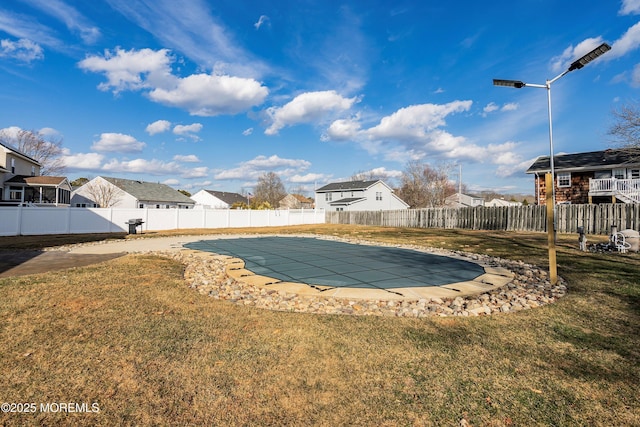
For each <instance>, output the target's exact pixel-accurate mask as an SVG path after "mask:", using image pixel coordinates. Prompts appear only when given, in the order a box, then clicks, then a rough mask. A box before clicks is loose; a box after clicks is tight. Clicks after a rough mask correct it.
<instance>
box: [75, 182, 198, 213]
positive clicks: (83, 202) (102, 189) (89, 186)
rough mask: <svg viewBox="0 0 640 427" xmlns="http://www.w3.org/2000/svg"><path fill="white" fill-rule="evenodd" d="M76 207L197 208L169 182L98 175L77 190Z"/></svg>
mask: <svg viewBox="0 0 640 427" xmlns="http://www.w3.org/2000/svg"><path fill="white" fill-rule="evenodd" d="M71 205H72V206H74V207H89V208H91V207H103V208H111V207H113V208H129V209H131V208H149V209H193V207H194V205H195V202H194V201H193V200H191V199H190V198H189V197H187V196H185V195H184V194H182V193H181V192H179V191H177V190H174V189H173V188H171V187H169V186H168V185H165V184H160V183H156V182H145V181H136V180H132V179H122V178H109V177H102V176H98V177H96V178H94V179H92V180H91V181H89V182H87V183H86V184H84V185H83V186H82V187H80V188H78V189H76V190H74V191H73V193H72V195H71Z"/></svg>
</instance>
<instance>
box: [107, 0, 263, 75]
mask: <svg viewBox="0 0 640 427" xmlns="http://www.w3.org/2000/svg"><path fill="white" fill-rule="evenodd" d="M142 3H143V2H139V1H131V0H109V6H110V7H111V8H113V9H114V10H117V11H118V12H119V13H121V14H122V15H123V16H125V17H126V18H127V19H128V20H130V21H131V22H134V23H136V24H137V25H138V26H139V27H141V28H143V29H145V30H146V31H148V32H149V33H150V34H152V35H153V36H154V37H155V38H156V39H157V40H159V42H160V45H162V46H168V47H171V48H173V49H175V50H176V51H177V52H180V53H181V54H184V55H186V56H187V57H189V58H190V59H191V60H192V61H193V62H194V63H196V64H212V65H213V66H214V67H218V68H219V69H220V67H224V68H225V69H226V70H227V73H232V74H234V75H242V76H252V77H258V76H259V75H260V73H264V72H265V71H266V70H267V69H268V66H266V65H265V64H264V63H263V62H262V61H260V60H259V59H257V58H255V57H253V55H252V54H251V53H250V52H248V51H245V50H243V49H242V48H241V46H242V43H241V42H239V41H237V40H234V38H233V33H234V29H230V28H226V27H225V26H224V24H223V20H222V19H221V18H218V17H216V16H212V12H213V11H214V10H215V9H216V8H213V7H212V6H211V4H210V3H209V2H206V1H201V0H194V1H189V2H184V1H172V0H162V1H154V2H153V6H152V7H151V6H142V5H141V4H142ZM145 3H147V2H145ZM148 4H151V3H148ZM230 70H233V71H230Z"/></svg>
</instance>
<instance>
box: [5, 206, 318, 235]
mask: <svg viewBox="0 0 640 427" xmlns="http://www.w3.org/2000/svg"><path fill="white" fill-rule="evenodd" d="M136 218H141V219H142V221H144V224H142V226H141V229H142V231H157V230H175V229H188V228H238V227H270V226H286V225H299V224H322V223H324V222H325V213H324V210H313V209H295V210H294V209H291V210H260V211H257V210H236V209H118V208H104V209H102V208H56V207H51V208H49V207H8V206H5V207H0V236H18V235H38V234H78V233H119V232H123V231H124V232H127V231H129V226H128V225H127V221H129V220H130V219H136ZM138 230H140V227H139V228H138Z"/></svg>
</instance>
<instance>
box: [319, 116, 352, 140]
mask: <svg viewBox="0 0 640 427" xmlns="http://www.w3.org/2000/svg"><path fill="white" fill-rule="evenodd" d="M359 132H360V123H359V122H358V117H354V118H350V119H339V120H336V121H334V122H333V123H331V125H330V126H329V128H328V129H327V132H326V135H325V137H324V138H323V139H333V140H336V141H346V140H350V139H354V138H355V137H356V136H357V135H358V133H359Z"/></svg>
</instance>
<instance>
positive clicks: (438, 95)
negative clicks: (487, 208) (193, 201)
mask: <svg viewBox="0 0 640 427" xmlns="http://www.w3.org/2000/svg"><path fill="white" fill-rule="evenodd" d="M602 42H606V43H608V44H609V45H611V46H612V49H611V51H609V52H607V53H606V54H605V55H603V56H602V57H600V58H598V59H597V60H595V61H594V62H592V63H590V64H588V65H587V66H586V67H584V68H583V69H581V70H577V71H573V72H571V73H569V74H568V75H566V76H564V77H563V78H562V79H560V80H558V81H557V82H555V83H554V84H553V85H552V98H553V100H552V102H553V103H552V106H553V124H554V127H553V131H554V145H555V152H556V153H563V152H564V153H572V152H580V151H592V150H603V149H605V148H607V147H609V146H610V145H611V144H610V143H608V141H607V135H606V132H607V129H608V127H609V125H610V123H611V120H612V117H611V110H612V109H613V108H615V107H616V106H619V105H621V104H624V103H628V102H637V100H638V96H639V95H640V90H639V89H640V55H639V53H640V49H639V48H640V0H619V1H616V0H606V1H605V0H594V1H591V2H586V3H585V2H584V1H577V0H516V1H503V0H496V1H492V2H478V1H476V0H460V1H456V2H442V1H439V2H434V1H428V0H427V1H422V2H417V1H405V2H403V1H395V2H387V1H376V0H367V1H344V2H338V1H331V0H327V1H285V0H276V1H274V0H261V1H242V0H233V1H232V0H220V1H215V2H214V1H206V0H183V1H175V0H105V1H98V0H96V1H90V2H87V1H64V0H8V1H6V0H5V1H3V2H2V3H0V82H1V85H0V129H5V131H7V132H14V131H15V130H16V129H19V128H20V129H29V130H38V131H41V132H43V133H45V134H47V135H52V136H55V137H58V138H62V139H63V141H64V143H63V145H64V148H65V162H66V164H67V176H68V177H69V178H70V179H75V178H78V177H94V176H98V175H104V176H116V177H122V178H129V179H142V180H147V181H154V182H164V183H167V184H169V185H171V186H173V187H175V188H178V189H186V190H189V191H191V192H196V191H198V190H200V189H201V188H206V189H211V190H223V191H241V190H243V189H244V190H245V191H246V190H249V191H250V189H251V186H253V185H254V184H255V183H256V181H257V178H258V177H259V176H260V175H262V174H263V173H265V172H270V171H273V172H275V173H277V174H278V175H279V176H280V177H281V179H282V181H283V183H284V184H285V186H286V187H287V189H300V188H303V189H306V190H307V191H308V192H309V194H311V193H312V190H313V188H314V187H315V188H317V187H320V186H321V185H324V184H326V183H327V182H331V181H339V180H348V179H349V178H350V177H351V176H352V175H353V174H354V173H356V172H367V171H376V173H378V174H380V175H384V176H386V177H387V180H388V181H389V182H390V183H394V180H397V178H398V176H399V175H400V172H401V171H402V170H403V169H404V167H405V165H406V163H407V161H409V160H420V161H423V162H425V163H429V164H432V165H439V164H442V163H449V164H456V165H461V167H462V179H463V182H464V183H465V184H466V185H467V186H468V187H469V189H470V190H472V191H480V190H495V191H499V192H505V193H528V194H532V193H533V179H532V178H531V177H530V176H528V175H525V173H524V171H525V170H526V168H527V167H528V166H529V165H530V163H531V162H532V161H533V160H534V159H535V158H536V157H537V156H540V155H548V154H549V139H548V117H547V98H546V91H545V90H542V89H536V88H523V89H518V90H516V89H513V88H503V87H495V86H493V85H492V79H493V78H503V79H515V80H522V81H525V82H527V83H537V84H544V83H545V80H546V79H550V78H553V77H555V76H556V75H558V74H560V73H561V72H562V71H564V70H566V68H567V67H568V65H569V64H570V63H571V62H572V61H573V60H574V59H576V58H578V57H580V56H582V55H583V54H585V53H587V52H588V51H590V50H592V49H593V48H595V47H596V46H598V45H599V44H600V43H602ZM458 169H459V168H458V167H457V166H456V167H455V168H453V171H452V174H451V180H452V181H456V180H457V179H458V177H457V171H458Z"/></svg>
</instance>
